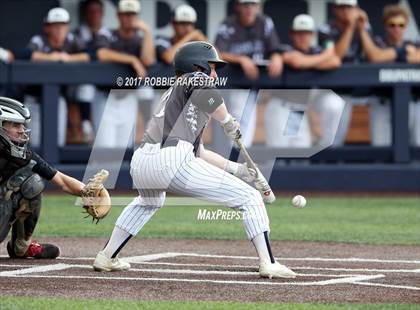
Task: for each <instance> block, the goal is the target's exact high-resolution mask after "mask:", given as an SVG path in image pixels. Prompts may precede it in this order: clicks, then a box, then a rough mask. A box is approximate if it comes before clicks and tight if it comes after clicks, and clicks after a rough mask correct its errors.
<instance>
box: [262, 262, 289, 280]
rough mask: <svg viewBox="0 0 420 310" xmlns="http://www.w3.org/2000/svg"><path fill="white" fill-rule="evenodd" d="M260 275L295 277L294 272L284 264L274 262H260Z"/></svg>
mask: <svg viewBox="0 0 420 310" xmlns="http://www.w3.org/2000/svg"><path fill="white" fill-rule="evenodd" d="M260 277H262V278H270V279H271V278H295V277H296V273H295V272H293V271H292V270H290V269H289V268H287V267H286V266H284V265H282V264H279V263H278V262H275V263H274V264H272V263H271V262H268V263H266V262H264V263H260Z"/></svg>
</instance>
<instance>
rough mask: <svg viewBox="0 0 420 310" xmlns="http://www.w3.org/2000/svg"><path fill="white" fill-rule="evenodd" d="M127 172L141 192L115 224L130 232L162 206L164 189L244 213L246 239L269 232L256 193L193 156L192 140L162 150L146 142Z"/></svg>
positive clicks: (260, 199) (264, 214) (132, 232)
mask: <svg viewBox="0 0 420 310" xmlns="http://www.w3.org/2000/svg"><path fill="white" fill-rule="evenodd" d="M130 172H131V176H132V178H133V181H134V185H135V186H136V188H137V189H138V191H139V194H140V195H139V196H138V197H136V198H135V199H134V200H133V201H132V202H131V203H130V204H129V205H128V206H127V207H126V208H125V209H124V210H123V212H122V213H121V215H120V217H119V218H118V220H117V223H116V225H117V226H118V227H119V228H121V229H123V230H125V231H127V232H128V233H130V234H132V235H136V234H137V233H138V232H139V231H140V229H141V228H142V227H143V226H144V225H145V224H146V223H147V221H149V219H150V218H151V217H152V216H153V214H154V213H155V212H156V211H157V210H158V209H159V208H161V207H162V206H163V204H164V201H165V195H166V191H169V192H172V193H176V194H179V195H184V196H188V197H195V198H198V199H202V200H205V201H209V202H213V203H218V204H223V205H225V206H227V207H231V208H235V209H238V210H240V211H242V212H244V213H245V214H244V226H245V231H246V234H247V236H248V238H249V239H253V238H254V237H255V236H256V235H258V234H260V233H262V232H264V231H269V220H268V216H267V212H266V209H265V205H264V202H263V200H262V198H261V195H260V194H259V192H258V191H257V190H255V189H254V188H252V187H251V186H249V185H248V184H246V183H244V182H243V181H242V180H240V179H238V178H236V177H234V176H233V175H231V174H229V173H227V172H225V171H223V170H222V169H219V168H217V167H215V166H213V165H211V164H209V163H207V162H206V161H204V160H202V159H201V158H197V157H195V156H194V153H193V146H192V144H191V143H188V142H186V141H179V142H178V145H177V146H175V147H165V148H163V149H161V148H160V144H146V145H144V146H143V147H142V148H139V149H137V150H136V152H135V153H134V155H133V158H132V161H131V171H130Z"/></svg>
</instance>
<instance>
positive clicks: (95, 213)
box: [80, 169, 111, 224]
mask: <svg viewBox="0 0 420 310" xmlns="http://www.w3.org/2000/svg"><path fill="white" fill-rule="evenodd" d="M108 175H109V173H108V171H106V170H104V169H102V170H101V171H99V172H98V173H97V174H95V175H94V176H93V178H91V179H90V180H89V182H88V183H87V184H86V185H85V186H84V187H83V188H82V190H81V194H80V196H81V198H82V202H83V208H84V209H85V210H86V211H85V213H87V215H86V217H89V216H92V222H94V221H95V220H96V224H98V222H99V220H100V219H103V218H104V217H105V216H106V215H107V214H108V213H109V210H110V209H111V198H110V197H109V193H108V191H107V190H106V188H105V187H104V184H103V183H104V182H105V181H106V179H107V178H108Z"/></svg>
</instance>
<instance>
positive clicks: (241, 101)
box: [215, 0, 283, 146]
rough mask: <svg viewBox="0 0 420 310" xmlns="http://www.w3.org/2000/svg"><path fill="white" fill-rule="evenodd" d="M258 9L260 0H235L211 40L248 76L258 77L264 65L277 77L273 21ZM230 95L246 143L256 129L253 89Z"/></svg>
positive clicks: (279, 66)
mask: <svg viewBox="0 0 420 310" xmlns="http://www.w3.org/2000/svg"><path fill="white" fill-rule="evenodd" d="M260 10H261V8H260V0H236V1H235V14H233V15H232V16H228V17H227V18H226V19H225V20H224V21H223V22H222V24H221V25H220V26H219V29H218V32H217V36H216V41H215V46H216V47H217V49H218V50H219V51H220V57H221V58H222V59H223V60H225V61H227V62H229V63H233V64H238V65H240V66H241V68H242V71H243V72H244V74H245V76H246V77H247V78H248V79H250V80H256V79H258V77H259V74H260V68H262V67H264V68H266V69H267V72H268V75H269V76H270V77H271V78H277V77H279V76H280V75H281V73H282V71H283V60H282V57H281V54H280V52H281V46H280V39H279V37H278V35H277V32H276V29H275V27H274V23H273V21H272V19H271V18H270V17H268V16H266V15H264V14H262V13H261V12H260ZM230 97H231V98H230V99H231V100H229V102H228V104H229V106H228V108H229V110H230V111H231V113H232V115H233V116H235V117H236V118H237V119H238V120H239V121H240V123H241V127H242V131H243V140H244V141H243V143H244V145H245V146H249V145H251V144H252V141H253V139H254V134H255V129H256V105H255V100H256V97H257V92H256V91H252V90H251V92H250V91H249V90H243V91H242V90H241V91H239V90H235V91H234V93H232V94H231V96H230ZM247 101H249V102H250V104H247ZM245 109H247V110H246V111H245Z"/></svg>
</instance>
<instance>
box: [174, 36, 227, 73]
mask: <svg viewBox="0 0 420 310" xmlns="http://www.w3.org/2000/svg"><path fill="white" fill-rule="evenodd" d="M209 63H214V64H215V65H216V68H221V67H223V66H224V65H225V64H226V62H225V61H223V60H221V59H220V58H219V54H218V53H217V51H216V48H215V47H214V46H213V45H211V44H210V43H208V42H204V41H195V42H189V43H186V44H184V45H183V46H182V47H181V48H179V49H178V51H177V52H176V54H175V58H174V66H175V71H176V72H177V73H188V72H194V71H197V68H201V69H203V71H204V73H206V74H210V72H211V68H210V65H209Z"/></svg>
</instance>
